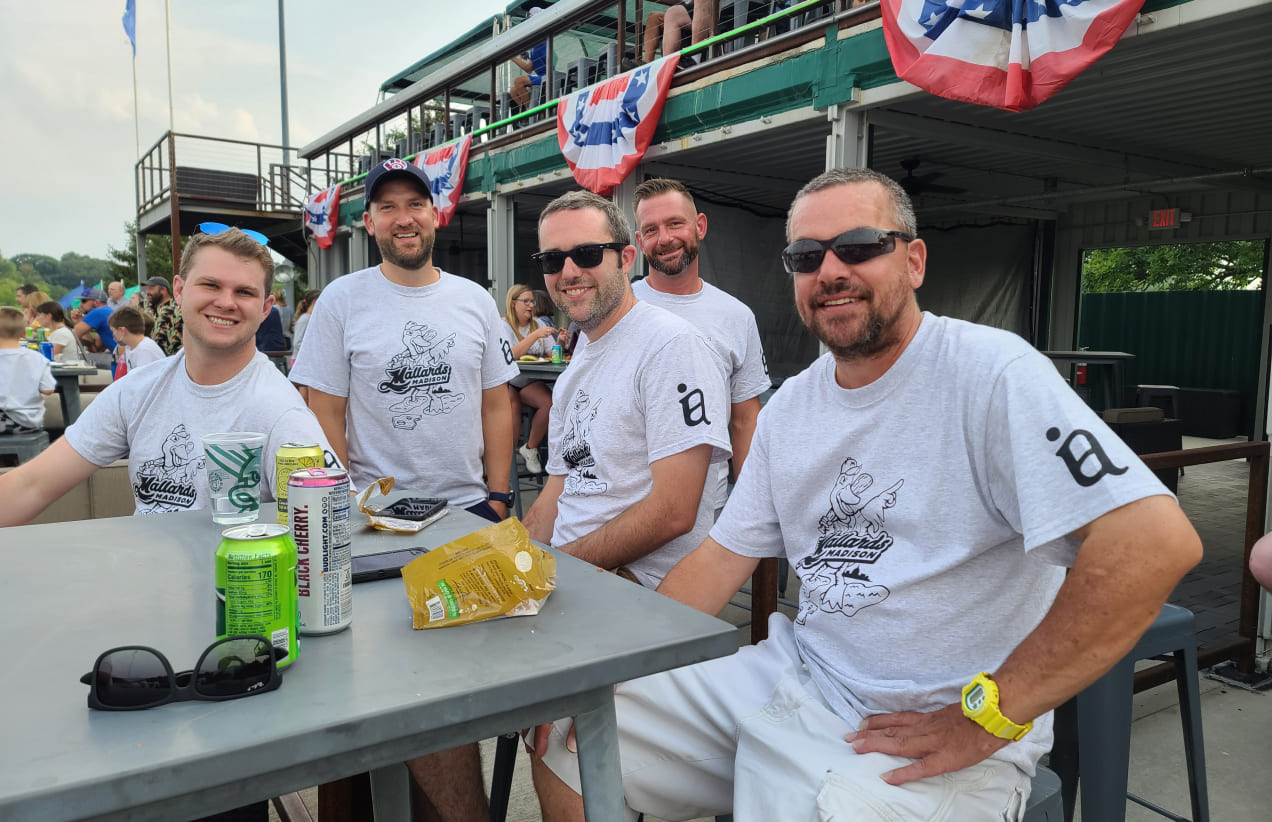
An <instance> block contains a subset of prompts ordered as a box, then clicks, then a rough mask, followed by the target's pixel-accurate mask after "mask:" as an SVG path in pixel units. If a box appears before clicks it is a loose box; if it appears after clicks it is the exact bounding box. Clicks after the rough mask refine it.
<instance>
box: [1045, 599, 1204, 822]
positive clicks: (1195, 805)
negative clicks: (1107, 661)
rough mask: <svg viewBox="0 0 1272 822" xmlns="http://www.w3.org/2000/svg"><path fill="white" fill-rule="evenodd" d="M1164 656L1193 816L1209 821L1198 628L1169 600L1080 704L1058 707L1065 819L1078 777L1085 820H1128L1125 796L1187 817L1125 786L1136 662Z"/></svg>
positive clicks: (1057, 752) (1055, 752)
mask: <svg viewBox="0 0 1272 822" xmlns="http://www.w3.org/2000/svg"><path fill="white" fill-rule="evenodd" d="M1167 655H1169V656H1170V657H1171V658H1172V661H1173V662H1174V663H1175V686H1176V688H1177V689H1178V693H1179V715H1180V720H1181V722H1182V723H1183V731H1184V757H1185V760H1186V761H1187V764H1188V789H1189V797H1190V799H1191V803H1192V822H1209V821H1210V810H1209V802H1208V800H1207V798H1206V754H1205V748H1204V746H1203V744H1202V735H1201V691H1200V687H1199V685H1198V681H1197V634H1196V630H1195V628H1194V625H1193V615H1192V611H1189V610H1188V609H1187V608H1181V607H1179V606H1178V605H1170V604H1167V605H1164V606H1162V611H1161V613H1160V614H1158V615H1157V619H1155V620H1154V621H1153V624H1152V625H1151V626H1149V629H1148V630H1147V631H1145V632H1144V636H1142V637H1140V640H1139V642H1137V643H1136V644H1135V647H1134V648H1133V649H1132V650H1131V652H1130V653H1129V654H1127V655H1126V656H1125V657H1123V658H1122V659H1121V661H1119V662H1118V663H1117V664H1116V665H1115V666H1113V669H1112V670H1111V671H1109V672H1108V673H1107V674H1105V675H1104V676H1102V677H1100V678H1099V679H1098V680H1096V681H1095V683H1093V684H1092V685H1090V686H1089V687H1088V688H1087V689H1086V690H1084V691H1082V692H1081V693H1080V694H1078V696H1077V697H1076V705H1075V700H1070V701H1069V702H1067V703H1065V704H1064V705H1062V706H1061V707H1060V708H1057V709H1056V744H1055V747H1054V748H1052V751H1051V761H1050V765H1051V768H1052V769H1053V770H1055V771H1056V773H1057V774H1059V776H1060V780H1061V784H1062V786H1063V787H1062V789H1061V795H1062V797H1063V800H1064V818H1065V822H1070V821H1071V820H1072V819H1073V810H1074V805H1075V798H1076V795H1077V790H1078V782H1079V779H1080V780H1081V784H1082V819H1083V820H1084V822H1106V821H1107V820H1121V819H1125V818H1126V800H1127V799H1130V800H1131V801H1133V802H1136V803H1137V804H1140V805H1143V806H1144V807H1146V808H1148V809H1149V810H1151V811H1154V812H1156V813H1159V814H1161V815H1163V816H1166V817H1168V818H1170V819H1175V820H1181V819H1183V817H1180V816H1177V815H1175V814H1173V813H1171V812H1169V811H1167V810H1164V809H1163V808H1160V807H1158V806H1157V805H1154V804H1152V803H1151V802H1149V801H1147V800H1145V799H1142V798H1141V797H1138V796H1135V795H1133V794H1130V793H1128V792H1127V790H1126V781H1127V780H1126V777H1127V771H1128V769H1129V766H1130V753H1131V698H1132V696H1133V695H1134V694H1133V691H1134V678H1135V662H1136V660H1140V659H1148V658H1151V657H1157V656H1167ZM1075 713H1076V721H1075V719H1074V714H1075ZM1075 727H1076V729H1077V735H1076V738H1074V734H1073V728H1075ZM1185 822H1186V821H1185Z"/></svg>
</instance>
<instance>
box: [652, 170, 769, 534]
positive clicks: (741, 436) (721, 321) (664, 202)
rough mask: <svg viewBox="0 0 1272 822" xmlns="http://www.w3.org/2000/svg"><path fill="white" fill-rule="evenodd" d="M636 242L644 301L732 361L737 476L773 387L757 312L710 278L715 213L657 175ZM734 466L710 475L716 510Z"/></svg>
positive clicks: (732, 436)
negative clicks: (705, 270) (703, 266)
mask: <svg viewBox="0 0 1272 822" xmlns="http://www.w3.org/2000/svg"><path fill="white" fill-rule="evenodd" d="M634 199H635V202H636V204H635V206H634V207H633V211H634V212H635V214H636V244H637V245H639V246H640V250H641V251H642V252H644V254H645V262H647V263H648V264H649V276H648V277H646V278H645V279H643V280H637V281H636V282H634V283H632V292H633V293H634V294H635V295H636V299H638V300H640V301H642V302H647V303H652V304H654V305H656V306H658V307H659V308H665V309H667V310H668V311H670V312H671V313H672V314H675V315H676V316H677V317H679V318H681V319H682V320H685V321H686V322H688V323H689V324H690V325H691V326H693V327H694V328H696V329H697V330H698V332H699V333H701V334H702V336H704V337H706V339H707V342H708V343H709V344H710V345H711V347H712V348H713V349H714V350H715V352H716V354H717V355H719V357H720V358H721V360H723V361H724V364H725V370H726V372H727V375H728V380H729V386H728V388H729V443H730V445H731V446H732V449H733V474H734V476H737V475H738V474H740V473H741V472H742V464H743V463H744V462H746V455H747V452H748V451H749V450H750V448H751V436H752V435H753V434H754V433H755V419H756V417H758V416H759V414H760V395H761V394H763V393H764V392H765V391H767V390H768V389H769V388H770V387H772V382H771V381H770V380H769V375H768V368H767V367H766V366H765V364H764V351H763V349H762V348H761V347H760V331H759V328H758V327H757V326H756V324H755V314H754V313H752V312H751V309H749V308H747V307H746V305H745V304H744V303H743V302H742V301H741V300H739V299H737V298H736V297H733V296H732V295H730V294H727V293H725V292H724V291H721V290H720V289H718V288H716V287H715V286H713V285H711V283H707V282H703V280H702V278H701V277H700V276H699V274H698V252H699V249H700V247H701V243H702V238H703V237H704V236H706V233H707V215H705V214H701V213H699V212H698V208H697V206H696V205H694V202H693V195H691V194H690V193H689V191H688V189H686V188H685V187H684V185H683V184H682V183H680V182H678V181H676V180H668V179H664V178H655V179H652V180H646V181H645V182H643V183H641V184H640V185H638V186H636V191H635V194H634ZM728 474H729V472H728V464H727V463H723V462H722V463H720V464H719V470H718V471H717V472H716V476H714V477H708V480H707V482H708V488H707V490H708V492H709V493H711V494H712V495H714V497H715V500H716V502H715V505H716V510H719V509H720V508H721V507H723V505H724V499H725V496H726V489H727V486H728V481H729V476H728Z"/></svg>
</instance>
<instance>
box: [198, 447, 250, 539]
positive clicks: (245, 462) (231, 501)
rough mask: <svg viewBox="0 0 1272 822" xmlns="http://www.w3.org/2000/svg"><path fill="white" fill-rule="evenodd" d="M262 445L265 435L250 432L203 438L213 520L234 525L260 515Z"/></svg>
mask: <svg viewBox="0 0 1272 822" xmlns="http://www.w3.org/2000/svg"><path fill="white" fill-rule="evenodd" d="M264 447H265V435H264V434H255V433H252V432H249V431H239V432H231V433H225V434H208V435H206V436H204V437H203V453H204V456H205V457H206V458H207V459H206V461H205V462H204V467H205V470H206V471H207V475H208V491H209V493H210V494H211V497H212V521H213V522H215V523H219V524H222V525H235V524H238V523H243V522H255V521H256V519H257V517H259V516H260V513H261V479H262V477H263V475H264V472H263V471H262V470H261V451H262V450H263V449H264Z"/></svg>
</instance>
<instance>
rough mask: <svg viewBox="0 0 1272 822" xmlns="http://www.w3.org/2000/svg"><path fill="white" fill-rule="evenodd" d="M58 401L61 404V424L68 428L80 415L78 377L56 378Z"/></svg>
mask: <svg viewBox="0 0 1272 822" xmlns="http://www.w3.org/2000/svg"><path fill="white" fill-rule="evenodd" d="M55 379H56V380H57V387H58V394H59V395H60V396H59V397H58V399H59V400H60V401H61V403H62V424H63V425H64V426H66V427H68V428H69V427H70V425H71V423H73V422H75V420H77V419H79V415H80V390H79V377H78V376H76V375H74V374H72V375H70V376H67V377H56V378H55Z"/></svg>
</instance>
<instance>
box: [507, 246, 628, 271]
mask: <svg viewBox="0 0 1272 822" xmlns="http://www.w3.org/2000/svg"><path fill="white" fill-rule="evenodd" d="M607 248H612V249H614V250H615V251H622V250H623V249H624V248H627V243H587V244H586V245H576V246H575V247H574V248H571V249H570V250H569V251H540V252H538V253H536V254H531V255H530V259H532V260H534V261H535V262H536V263H538V264H539V270H540V271H542V272H543V274H544V276H547V275H548V274H557V273H560V271H561V269H563V268H565V258H566V257H569V258H570V259H571V260H573V261H574V264H575V265H577V266H578V267H579V268H595V267H596V266H598V265H600V264H601V260H603V259H605V249H607Z"/></svg>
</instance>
